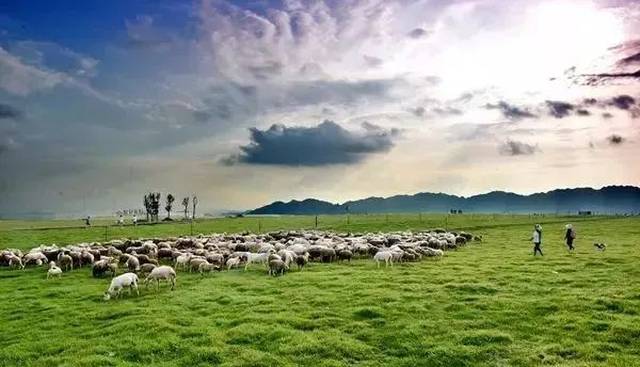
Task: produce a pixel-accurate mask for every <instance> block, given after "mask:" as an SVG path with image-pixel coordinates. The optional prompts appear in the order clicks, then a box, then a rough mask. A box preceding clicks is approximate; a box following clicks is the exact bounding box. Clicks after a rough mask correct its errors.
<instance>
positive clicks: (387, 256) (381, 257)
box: [373, 251, 393, 267]
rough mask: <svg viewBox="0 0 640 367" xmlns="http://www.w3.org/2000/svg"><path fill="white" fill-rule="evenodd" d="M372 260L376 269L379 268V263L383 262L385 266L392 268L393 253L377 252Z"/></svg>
mask: <svg viewBox="0 0 640 367" xmlns="http://www.w3.org/2000/svg"><path fill="white" fill-rule="evenodd" d="M373 260H375V261H376V265H377V267H380V261H384V263H385V266H389V264H391V266H393V253H392V252H391V251H378V252H376V254H375V255H373Z"/></svg>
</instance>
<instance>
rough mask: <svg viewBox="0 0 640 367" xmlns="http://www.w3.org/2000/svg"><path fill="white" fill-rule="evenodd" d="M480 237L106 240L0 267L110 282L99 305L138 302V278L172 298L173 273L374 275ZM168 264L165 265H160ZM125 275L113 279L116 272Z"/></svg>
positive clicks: (49, 250)
mask: <svg viewBox="0 0 640 367" xmlns="http://www.w3.org/2000/svg"><path fill="white" fill-rule="evenodd" d="M481 240H482V238H481V237H479V236H473V235H472V234H470V233H465V232H459V233H456V232H447V231H445V230H444V229H434V230H431V231H425V232H419V233H412V232H397V233H386V234H374V233H368V234H360V235H353V234H336V233H331V232H319V231H281V232H271V233H267V234H231V235H227V234H213V235H209V236H204V235H199V236H196V237H181V238H165V239H158V238H154V239H139V240H130V239H126V240H113V241H109V242H104V243H97V242H96V243H81V244H77V245H70V246H65V247H58V246H56V245H50V246H45V245H41V246H38V247H35V248H33V249H31V250H30V251H29V252H28V253H26V254H24V253H23V252H22V251H20V250H16V249H7V250H3V251H2V252H1V253H0V265H4V266H9V267H14V268H22V269H24V268H25V267H26V266H28V265H35V266H43V265H44V264H48V270H47V279H49V278H50V277H61V276H62V273H63V272H64V271H69V270H73V268H74V267H75V268H78V267H83V266H90V267H91V274H92V275H93V276H94V277H101V276H104V275H106V274H110V275H111V277H112V278H113V279H112V280H111V284H110V286H109V288H108V290H107V291H106V292H105V294H104V298H105V299H106V300H108V299H110V298H112V297H119V296H120V294H121V292H122V290H123V289H128V290H129V293H131V292H132V291H135V292H136V293H138V294H139V291H138V283H139V278H138V275H140V276H142V275H144V276H145V278H144V284H147V285H148V284H149V282H155V283H156V287H157V288H159V286H160V281H167V282H169V283H170V284H171V289H172V290H173V289H174V287H175V285H176V270H184V271H188V272H199V273H200V274H204V273H207V272H212V271H221V270H223V269H226V270H231V269H232V268H238V267H241V266H243V267H244V270H247V269H248V268H249V267H250V266H252V265H254V264H260V265H262V266H265V267H266V269H267V270H268V274H269V275H272V276H278V275H284V274H285V272H287V271H288V270H289V269H291V268H292V267H294V266H295V267H297V268H298V269H299V270H302V269H303V268H304V267H305V266H306V265H307V263H308V262H310V261H319V262H334V261H351V259H352V258H372V259H373V260H374V261H375V262H376V265H377V266H378V267H379V266H380V263H384V264H385V266H393V264H394V263H398V262H405V261H418V260H420V259H422V258H424V257H436V258H437V257H441V256H443V255H444V251H446V250H449V249H455V248H457V247H460V246H464V245H465V244H467V243H469V242H470V241H481ZM162 263H164V264H170V265H171V266H169V265H161V264H162ZM120 267H123V268H124V269H125V272H124V273H123V274H121V275H119V276H116V274H117V273H118V269H119V268H120Z"/></svg>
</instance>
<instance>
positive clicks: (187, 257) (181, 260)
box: [175, 253, 192, 269]
mask: <svg viewBox="0 0 640 367" xmlns="http://www.w3.org/2000/svg"><path fill="white" fill-rule="evenodd" d="M191 257H192V255H191V253H186V254H183V255H180V256H178V257H176V261H175V267H176V269H179V268H181V267H182V268H183V267H186V266H188V265H189V261H191Z"/></svg>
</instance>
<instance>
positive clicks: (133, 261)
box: [126, 255, 140, 272]
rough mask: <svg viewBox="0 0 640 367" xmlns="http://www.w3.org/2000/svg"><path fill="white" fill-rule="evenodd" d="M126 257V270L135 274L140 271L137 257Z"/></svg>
mask: <svg viewBox="0 0 640 367" xmlns="http://www.w3.org/2000/svg"><path fill="white" fill-rule="evenodd" d="M126 256H128V258H127V261H126V264H127V269H128V270H129V271H130V272H136V271H139V270H140V261H139V260H138V258H137V257H135V256H133V255H126Z"/></svg>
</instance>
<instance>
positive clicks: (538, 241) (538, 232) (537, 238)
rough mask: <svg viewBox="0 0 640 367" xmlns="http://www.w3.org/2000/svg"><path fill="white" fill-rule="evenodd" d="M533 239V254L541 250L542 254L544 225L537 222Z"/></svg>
mask: <svg viewBox="0 0 640 367" xmlns="http://www.w3.org/2000/svg"><path fill="white" fill-rule="evenodd" d="M531 241H533V256H536V254H537V253H538V252H539V253H540V256H543V255H542V247H540V246H542V226H541V225H539V224H536V225H535V227H534V229H533V235H532V236H531Z"/></svg>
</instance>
